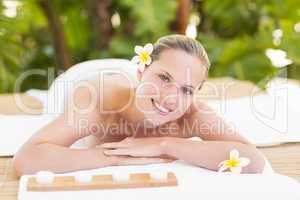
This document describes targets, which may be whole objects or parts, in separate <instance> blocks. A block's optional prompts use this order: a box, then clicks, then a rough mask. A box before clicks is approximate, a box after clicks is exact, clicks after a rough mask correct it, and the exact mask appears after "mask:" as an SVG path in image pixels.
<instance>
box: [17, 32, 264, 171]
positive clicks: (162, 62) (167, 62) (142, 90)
mask: <svg viewBox="0 0 300 200" xmlns="http://www.w3.org/2000/svg"><path fill="white" fill-rule="evenodd" d="M136 52H137V53H138V56H135V57H134V59H133V60H134V61H135V62H138V64H139V66H140V68H139V70H138V76H137V77H138V81H136V80H131V79H130V78H128V77H130V76H127V75H126V73H125V72H121V71H120V73H110V74H108V75H105V76H101V77H97V78H94V79H91V80H88V81H83V82H81V83H82V84H81V85H80V86H79V87H76V89H74V91H73V92H72V94H71V95H70V96H69V98H68V101H67V103H66V104H65V106H64V112H63V113H62V114H61V115H59V116H58V117H57V118H55V119H54V120H53V121H52V122H51V123H49V124H48V125H46V126H45V127H43V128H42V129H41V130H39V131H38V132H37V133H36V134H34V135H33V136H32V137H31V138H30V139H29V140H28V141H27V142H26V143H25V144H24V145H23V146H22V148H21V149H20V150H19V151H18V152H17V154H16V155H15V157H14V161H13V164H14V168H15V170H16V172H17V174H18V175H22V174H30V173H35V172H37V171H40V170H48V171H53V172H67V171H74V170H83V169H93V168H99V167H106V166H112V165H130V164H134V165H135V164H150V163H160V162H169V161H170V160H174V159H181V160H184V161H186V162H188V163H191V164H194V165H197V166H199V167H203V168H207V169H210V170H218V169H219V170H220V171H224V170H226V169H227V168H230V169H232V171H233V172H236V173H240V172H241V171H242V172H243V173H259V172H262V170H263V168H264V158H263V156H262V154H261V153H260V152H259V151H258V150H257V149H256V148H255V146H254V145H252V144H250V143H249V142H248V141H247V140H246V139H245V138H243V137H242V136H240V135H239V134H238V133H237V132H236V131H234V130H233V129H232V128H231V127H230V126H229V125H227V124H226V123H225V121H224V120H223V119H222V118H221V117H219V116H218V115H217V114H216V113H215V112H214V111H213V110H212V109H211V108H209V107H208V106H207V105H206V104H205V103H202V102H196V101H194V98H193V97H194V94H195V93H196V92H197V91H198V90H199V89H200V88H201V86H202V84H203V82H204V81H205V80H206V78H207V73H208V69H209V65H210V64H209V60H208V57H207V55H206V52H205V50H204V49H203V47H202V46H201V44H200V43H199V42H197V41H196V40H193V39H190V38H187V37H185V36H180V35H171V36H165V37H163V38H160V39H159V40H158V41H157V43H156V44H155V45H154V47H153V51H152V45H151V44H148V45H146V46H145V49H143V48H141V47H136ZM191 137H199V138H201V139H202V140H201V141H195V140H190V139H189V138H191ZM81 138H89V141H90V148H88V149H72V148H69V147H70V146H71V145H72V144H73V143H74V142H76V141H77V140H79V139H81ZM238 153H239V154H240V155H242V156H243V157H245V158H241V159H239V158H238ZM229 154H231V157H232V159H231V160H227V159H228V155H229ZM224 160H227V161H224ZM222 161H223V162H222ZM220 163H221V165H220ZM220 167H221V169H220Z"/></svg>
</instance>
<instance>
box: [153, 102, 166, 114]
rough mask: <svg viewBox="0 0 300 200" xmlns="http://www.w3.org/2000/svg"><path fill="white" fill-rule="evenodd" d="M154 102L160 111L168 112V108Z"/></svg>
mask: <svg viewBox="0 0 300 200" xmlns="http://www.w3.org/2000/svg"><path fill="white" fill-rule="evenodd" d="M154 104H155V106H156V107H157V108H158V109H159V110H160V111H161V112H164V113H168V112H169V110H168V109H167V108H165V107H163V106H161V105H159V104H158V103H157V102H156V101H154Z"/></svg>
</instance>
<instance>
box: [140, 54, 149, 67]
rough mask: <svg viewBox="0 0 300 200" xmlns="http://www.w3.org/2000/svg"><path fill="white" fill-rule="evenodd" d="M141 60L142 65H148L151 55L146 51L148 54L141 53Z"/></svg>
mask: <svg viewBox="0 0 300 200" xmlns="http://www.w3.org/2000/svg"><path fill="white" fill-rule="evenodd" d="M139 56H140V60H141V62H142V63H144V64H145V63H147V62H148V60H149V53H148V52H147V51H146V52H142V53H140V55H139Z"/></svg>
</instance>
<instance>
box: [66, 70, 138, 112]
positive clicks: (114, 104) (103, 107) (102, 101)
mask: <svg viewBox="0 0 300 200" xmlns="http://www.w3.org/2000/svg"><path fill="white" fill-rule="evenodd" d="M135 87H136V80H131V79H130V77H129V76H125V75H124V74H123V73H120V74H119V73H115V74H107V75H104V76H101V77H96V78H94V79H90V80H85V81H81V82H79V83H78V84H77V85H76V87H75V88H74V91H73V92H72V95H71V97H72V99H71V100H72V101H70V99H69V100H68V102H69V103H70V102H72V103H73V104H75V105H79V106H81V107H82V108H87V107H90V108H95V109H97V110H98V112H100V113H101V112H102V111H103V112H106V111H108V112H110V111H117V110H120V109H121V108H123V107H124V106H126V105H127V104H128V103H130V101H131V100H132V98H133V92H134V88H135Z"/></svg>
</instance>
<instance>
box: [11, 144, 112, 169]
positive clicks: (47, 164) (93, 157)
mask: <svg viewBox="0 0 300 200" xmlns="http://www.w3.org/2000/svg"><path fill="white" fill-rule="evenodd" d="M112 159H113V158H112V157H106V156H104V155H103V153H102V151H101V150H100V149H70V148H68V147H63V146H58V145H55V144H48V143H45V144H39V145H31V146H26V147H25V148H24V149H22V150H21V151H20V152H19V153H17V154H16V156H15V157H14V161H13V165H14V168H15V171H16V173H17V174H18V175H22V174H33V173H36V172H38V171H40V170H46V171H52V172H57V173H60V172H67V171H75V170H85V169H93V168H99V167H105V166H109V165H111V164H112Z"/></svg>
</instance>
